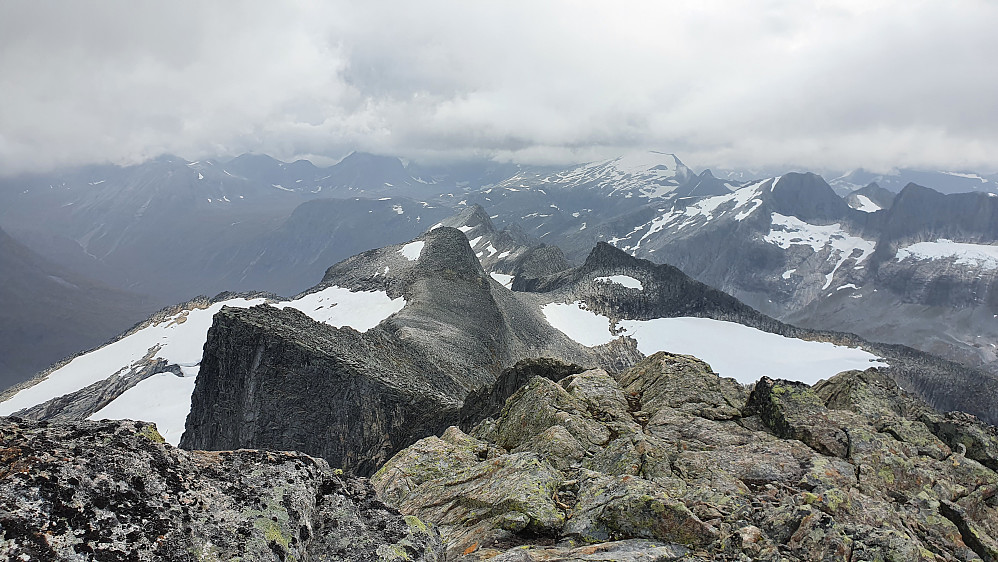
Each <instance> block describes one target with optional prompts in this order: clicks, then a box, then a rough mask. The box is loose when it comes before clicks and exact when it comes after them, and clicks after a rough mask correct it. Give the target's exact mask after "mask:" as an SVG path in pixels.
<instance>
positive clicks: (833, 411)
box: [372, 353, 998, 561]
mask: <svg viewBox="0 0 998 562" xmlns="http://www.w3.org/2000/svg"><path fill="white" fill-rule="evenodd" d="M995 435H996V434H995V430H994V428H993V427H991V426H988V425H986V424H983V423H982V422H980V421H978V420H976V419H975V418H973V417H972V416H967V415H965V414H945V415H944V414H939V413H937V412H935V411H933V410H932V409H931V408H929V407H928V406H926V405H925V404H924V403H923V402H921V401H920V400H919V399H917V398H915V397H913V396H912V395H909V394H906V393H905V392H904V391H903V390H901V389H900V388H899V387H898V385H897V384H896V383H895V382H894V381H893V380H892V379H891V378H890V377H888V376H886V375H884V374H883V373H881V372H879V371H877V370H875V369H871V370H867V371H862V372H861V371H850V372H845V373H841V374H839V375H837V376H835V377H833V378H831V379H829V380H827V381H823V382H821V383H819V384H818V385H816V386H815V387H813V388H812V387H808V386H806V385H802V384H800V383H791V382H787V381H780V380H769V379H763V380H762V381H760V382H759V383H758V384H757V385H755V388H754V389H752V390H751V391H749V389H746V388H744V387H742V386H741V385H739V384H738V383H737V382H735V381H734V380H732V379H724V378H720V377H718V376H717V375H715V374H714V373H713V372H712V371H711V369H710V367H709V366H708V365H707V364H705V363H703V362H702V361H699V360H697V359H695V358H693V357H689V356H681V355H672V354H668V353H657V354H655V355H653V356H651V357H648V358H646V359H645V360H644V361H642V362H640V363H639V364H638V365H636V366H635V367H634V368H632V369H631V370H629V371H627V372H624V373H622V374H620V375H617V376H611V375H608V374H607V373H606V372H604V371H601V370H598V369H597V370H589V371H585V372H582V373H576V374H571V375H568V376H566V377H564V378H562V379H560V380H559V381H554V380H551V378H547V377H535V378H533V379H532V380H531V381H530V382H529V383H528V384H527V385H526V386H524V387H522V388H521V389H520V390H519V391H517V392H516V393H515V394H514V395H513V396H512V397H510V398H509V400H507V402H506V404H505V406H504V408H503V410H502V412H501V413H500V414H499V415H498V416H497V417H495V418H492V419H486V420H485V421H483V422H482V423H480V424H478V425H477V426H476V427H475V428H474V429H472V430H470V432H468V433H465V432H463V431H461V430H460V429H458V428H457V427H451V428H449V429H447V430H446V431H445V432H444V433H443V435H442V436H441V437H435V436H434V437H427V438H425V439H422V440H420V441H419V442H417V443H415V444H414V445H413V446H411V447H409V448H407V449H405V450H403V451H401V452H400V453H399V454H398V455H396V456H395V457H394V458H392V459H391V460H389V461H388V462H387V463H386V464H385V465H384V466H383V467H382V468H381V469H380V470H379V471H378V472H377V473H376V474H375V475H374V477H373V478H372V483H373V484H374V486H375V488H376V489H377V491H378V495H379V497H380V498H381V499H382V500H383V501H384V502H385V503H387V504H389V505H391V506H394V507H397V508H398V509H399V510H400V511H401V512H402V513H406V514H409V515H414V516H417V517H419V518H421V519H423V520H424V521H427V522H428V523H430V524H432V525H434V526H435V527H436V528H437V529H439V531H440V533H441V535H442V537H443V539H444V543H445V545H446V548H447V552H448V560H486V559H491V560H501V561H506V560H508V561H513V560H515V561H531V560H533V561H540V560H623V561H637V560H673V559H692V560H750V559H751V560H756V559H758V560H972V559H982V560H986V561H987V560H996V559H998V503H996V502H998V474H996V473H995V471H994V463H995V461H996V454H995V444H996V443H998V441H996V440H995Z"/></svg>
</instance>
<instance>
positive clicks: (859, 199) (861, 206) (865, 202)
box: [853, 195, 881, 213]
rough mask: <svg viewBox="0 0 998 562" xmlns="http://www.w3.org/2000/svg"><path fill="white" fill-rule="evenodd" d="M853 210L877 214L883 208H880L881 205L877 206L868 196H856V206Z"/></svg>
mask: <svg viewBox="0 0 998 562" xmlns="http://www.w3.org/2000/svg"><path fill="white" fill-rule="evenodd" d="M853 209H856V210H857V211H863V212H864V213H875V212H877V211H879V210H880V209H881V207H880V205H877V204H876V203H874V202H873V201H872V200H871V199H870V198H869V197H867V196H866V195H857V196H856V206H855V207H853Z"/></svg>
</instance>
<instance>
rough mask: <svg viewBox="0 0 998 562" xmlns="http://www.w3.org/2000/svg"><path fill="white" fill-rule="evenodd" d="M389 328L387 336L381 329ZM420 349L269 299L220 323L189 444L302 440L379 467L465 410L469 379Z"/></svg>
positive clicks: (273, 444)
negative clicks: (439, 371) (462, 382)
mask: <svg viewBox="0 0 998 562" xmlns="http://www.w3.org/2000/svg"><path fill="white" fill-rule="evenodd" d="M379 336H380V337H379ZM433 367H434V366H433V364H432V363H431V362H430V361H429V359H427V358H426V357H425V356H422V355H421V354H420V353H419V350H418V349H412V348H411V347H408V346H406V345H405V344H404V343H402V342H399V341H398V340H396V339H394V338H391V337H389V336H388V335H387V334H384V333H375V334H370V335H364V336H362V335H361V334H359V333H357V332H356V331H354V330H352V329H349V328H344V329H337V328H333V327H330V326H327V325H324V324H320V323H317V322H314V321H313V320H311V319H310V318H308V317H307V316H305V315H304V314H302V313H300V312H298V311H296V310H293V309H285V310H279V309H276V308H273V307H268V306H259V307H253V308H250V309H234V308H223V309H222V311H221V312H219V313H218V314H217V315H216V317H215V321H214V324H213V325H212V327H211V329H210V331H209V336H208V342H207V344H206V345H205V357H204V360H203V361H202V364H201V374H200V375H199V376H198V379H197V383H196V386H195V390H194V394H193V396H192V404H191V412H190V414H189V416H188V418H187V427H186V430H185V432H184V435H183V438H182V440H181V446H182V447H183V448H187V449H212V450H224V449H238V448H246V447H252V448H266V449H280V450H298V451H302V452H306V453H309V454H313V455H316V456H320V457H323V458H325V459H327V460H329V461H330V462H331V463H332V464H333V465H334V466H336V467H338V468H343V469H345V470H347V471H350V472H357V473H360V474H364V473H370V472H371V471H373V470H374V469H375V468H376V467H377V466H379V465H380V464H381V463H382V462H384V461H385V460H387V459H388V457H390V456H391V455H392V454H393V453H394V452H395V451H396V450H398V449H400V448H402V447H404V446H406V445H408V444H409V443H411V442H412V441H414V440H415V439H416V438H418V436H420V435H427V434H432V433H435V432H437V431H440V430H442V429H443V428H444V427H446V426H447V425H448V422H451V423H453V421H454V420H456V419H457V412H458V411H459V409H460V406H461V403H460V401H459V400H458V399H457V398H455V396H459V395H460V390H461V387H460V386H459V385H458V384H457V383H456V382H455V381H453V380H452V379H450V378H448V377H446V376H445V375H440V376H439V378H436V379H433V380H430V379H428V377H431V376H434V374H435V372H436V371H435V369H434V368H433Z"/></svg>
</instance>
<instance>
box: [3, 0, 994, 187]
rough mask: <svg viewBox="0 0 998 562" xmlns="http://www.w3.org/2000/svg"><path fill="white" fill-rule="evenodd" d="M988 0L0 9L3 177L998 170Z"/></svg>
mask: <svg viewBox="0 0 998 562" xmlns="http://www.w3.org/2000/svg"><path fill="white" fill-rule="evenodd" d="M996 60H998V2H993V1H989V0H980V1H973V0H947V1H942V0H940V1H935V2H924V1H918V0H899V1H896V2H895V1H890V0H877V1H871V0H859V1H820V0H815V1H801V0H786V1H783V0H770V1H766V0H745V1H711V0H697V1H695V2H693V1H690V2H662V1H648V2H637V1H635V2H607V1H605V0H604V1H600V2H580V1H539V0H529V1H523V2H519V1H510V0H502V1H494V2H491V1H468V0H454V1H448V2H434V1H419V2H415V1H397V2H395V1H371V0H369V1H364V2H330V1H317V2H305V1H302V2H248V1H238V2H236V1H233V2H183V1H176V0H170V1H169V2H151V1H150V2H138V1H131V0H129V1H119V2H65V1H58V2H48V1H39V0H27V1H21V0H4V1H3V2H2V3H0V173H15V172H19V171H22V170H27V169H36V170H38V169H46V168H49V167H52V166H56V165H65V164H77V163H90V162H108V161H110V162H117V163H132V162H138V161H141V160H143V159H146V158H149V157H154V156H157V155H159V154H162V153H174V154H179V155H181V156H186V157H189V158H194V157H200V156H205V155H217V156H226V155H236V154H240V153H243V152H250V151H253V152H262V153H267V154H271V155H273V156H275V157H278V158H282V159H292V158H295V157H308V158H311V159H313V160H314V161H317V162H319V163H330V162H332V161H335V160H336V159H338V158H340V157H342V156H343V155H344V154H346V153H347V152H349V151H351V150H363V151H370V152H377V153H382V154H396V155H400V156H404V157H409V158H414V159H417V160H426V159H429V158H459V157H466V156H485V157H490V158H495V159H498V160H513V161H518V162H525V163H563V162H564V163H568V162H579V161H588V160H593V159H597V158H600V157H607V156H612V155H615V154H618V153H622V152H625V151H628V150H634V149H642V148H653V149H658V150H665V151H668V152H675V153H676V154H677V155H679V157H680V158H682V159H683V160H684V161H685V162H686V163H687V164H689V165H690V166H692V167H694V168H697V169H703V168H706V167H713V168H750V169H760V168H767V167H768V168H774V167H775V168H787V169H790V168H798V169H801V168H807V169H816V170H845V169H850V168H854V167H861V166H862V167H867V168H870V169H874V170H878V171H879V170H884V169H889V168H892V167H921V168H931V169H949V170H975V171H984V172H991V171H996V169H998V64H996V62H995V61H996Z"/></svg>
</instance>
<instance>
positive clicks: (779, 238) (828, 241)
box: [762, 213, 876, 290]
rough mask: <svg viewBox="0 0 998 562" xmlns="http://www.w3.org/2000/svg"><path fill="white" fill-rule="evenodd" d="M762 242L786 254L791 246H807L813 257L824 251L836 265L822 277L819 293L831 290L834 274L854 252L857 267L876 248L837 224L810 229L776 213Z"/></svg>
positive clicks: (804, 224)
mask: <svg viewBox="0 0 998 562" xmlns="http://www.w3.org/2000/svg"><path fill="white" fill-rule="evenodd" d="M762 239H763V240H765V241H766V242H768V243H770V244H775V245H776V246H779V247H780V248H783V249H784V250H789V249H790V247H791V246H797V245H804V246H810V247H811V249H812V250H814V251H815V253H817V252H820V251H822V250H824V249H825V248H828V249H829V258H832V259H835V260H836V262H835V266H834V267H833V268H832V271H831V273H829V274H827V275H826V276H825V285H824V286H823V287H822V288H821V289H822V290H825V289H827V288H828V287H829V286H831V284H832V279H833V278H834V277H835V272H836V271H838V269H839V267H841V266H842V264H843V263H844V262H845V261H846V260H847V259H849V257H850V256H851V255H852V254H853V253H854V251H855V250H856V249H859V250H860V252H861V253H860V255H859V256H857V257H856V263H857V264H859V263H860V262H862V261H864V260H865V259H866V258H868V257H870V255H872V254H873V249H874V247H875V246H876V242H872V241H870V240H866V239H864V238H860V237H858V236H853V235H851V234H849V233H848V232H846V231H845V230H843V229H842V225H841V224H839V223H834V224H829V225H814V224H810V223H806V222H804V221H802V220H800V219H799V218H797V217H788V216H784V215H781V214H779V213H773V229H772V230H770V231H769V234H767V235H766V236H763V238H762ZM784 275H785V274H784Z"/></svg>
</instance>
